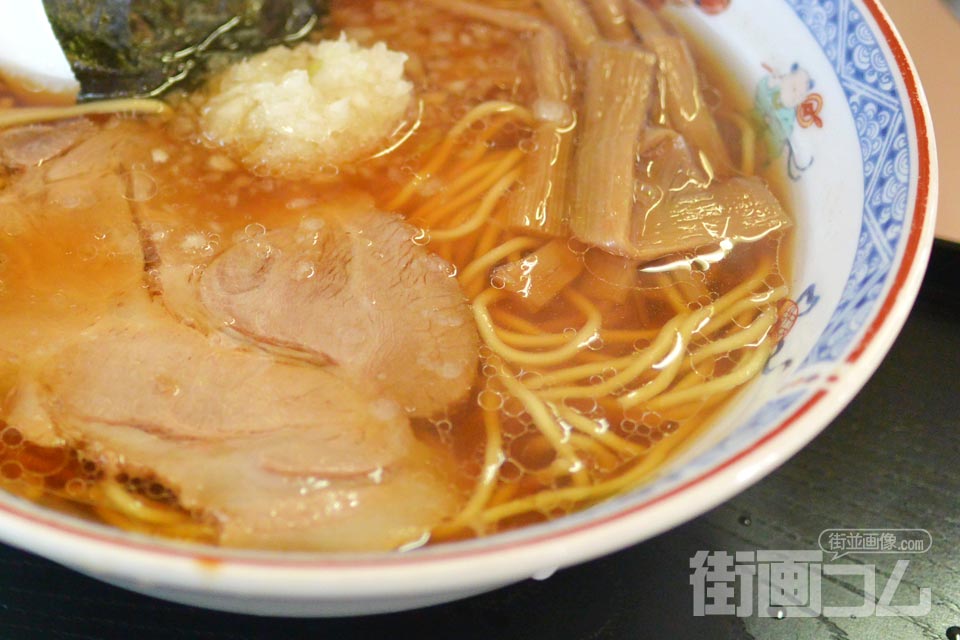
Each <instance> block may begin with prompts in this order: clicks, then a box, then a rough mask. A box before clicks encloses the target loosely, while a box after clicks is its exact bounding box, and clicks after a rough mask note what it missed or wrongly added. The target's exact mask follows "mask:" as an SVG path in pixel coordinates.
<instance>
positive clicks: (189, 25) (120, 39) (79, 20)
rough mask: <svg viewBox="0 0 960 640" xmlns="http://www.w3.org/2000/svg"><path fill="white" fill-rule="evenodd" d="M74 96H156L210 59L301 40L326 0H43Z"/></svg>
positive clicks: (220, 59)
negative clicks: (76, 87)
mask: <svg viewBox="0 0 960 640" xmlns="http://www.w3.org/2000/svg"><path fill="white" fill-rule="evenodd" d="M43 5H44V8H45V9H46V12H47V17H48V18H49V19H50V24H51V25H52V26H53V31H54V34H55V35H56V37H57V39H58V40H59V41H60V45H61V47H62V48H63V50H64V52H65V53H66V55H67V59H68V60H69V61H70V65H71V67H72V68H73V72H74V74H75V75H76V76H77V80H79V81H80V100H97V99H103V98H115V97H128V96H155V95H159V94H161V93H163V92H164V91H166V90H167V89H169V88H170V87H172V86H174V85H177V84H179V83H181V82H184V81H190V82H195V81H196V79H197V77H198V75H201V74H202V72H203V71H204V70H206V69H209V68H210V67H211V66H217V65H220V64H223V63H225V62H229V61H231V60H234V59H237V58H239V57H242V56H244V55H249V54H251V53H256V52H258V51H262V50H263V49H266V48H267V47H270V46H273V45H275V44H279V43H283V42H293V41H296V40H299V39H301V38H303V37H306V35H307V34H308V33H309V32H310V31H311V30H312V28H313V27H314V26H316V25H317V24H318V22H319V21H320V20H322V19H323V18H324V17H326V15H327V11H328V6H327V0H193V1H190V0H43Z"/></svg>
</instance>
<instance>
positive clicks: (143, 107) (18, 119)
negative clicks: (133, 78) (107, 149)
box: [0, 98, 172, 129]
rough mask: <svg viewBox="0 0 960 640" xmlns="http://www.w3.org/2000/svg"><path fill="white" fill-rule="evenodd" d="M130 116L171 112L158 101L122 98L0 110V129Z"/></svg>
mask: <svg viewBox="0 0 960 640" xmlns="http://www.w3.org/2000/svg"><path fill="white" fill-rule="evenodd" d="M115 113H130V114H136V115H156V116H169V115H170V114H171V113H172V111H171V109H170V107H168V106H167V105H166V103H164V102H161V101H160V100H150V99H146V98H124V99H120V100H100V101H98V102H88V103H86V104H77V105H71V106H69V107H16V108H13V109H0V129H5V128H7V127H13V126H16V125H23V124H36V123H39V122H53V121H55V120H66V119H68V118H79V117H80V116H89V115H108V114H115Z"/></svg>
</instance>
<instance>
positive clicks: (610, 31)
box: [587, 0, 634, 42]
mask: <svg viewBox="0 0 960 640" xmlns="http://www.w3.org/2000/svg"><path fill="white" fill-rule="evenodd" d="M587 3H588V4H589V5H590V8H591V9H592V10H593V17H594V19H595V20H596V21H597V24H598V25H599V27H600V32H601V33H602V34H603V36H604V37H605V38H607V39H608V40H616V41H617V42H631V41H633V39H634V36H633V31H632V30H631V29H630V23H629V22H628V21H627V14H626V7H625V5H624V0H587Z"/></svg>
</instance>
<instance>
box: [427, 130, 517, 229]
mask: <svg viewBox="0 0 960 640" xmlns="http://www.w3.org/2000/svg"><path fill="white" fill-rule="evenodd" d="M522 159H523V151H520V150H519V149H514V150H513V151H510V152H508V153H506V154H503V155H502V157H500V158H498V159H496V160H495V161H493V162H491V163H490V164H489V165H488V164H486V163H484V164H482V165H479V166H478V167H476V169H478V171H476V172H475V171H474V170H473V169H471V170H470V171H467V172H465V173H464V176H465V178H464V179H463V180H462V182H460V181H455V182H454V183H452V184H451V186H450V187H449V188H447V189H444V192H443V195H442V198H444V199H445V198H450V199H449V200H447V201H446V202H444V203H443V204H439V203H438V202H433V201H431V202H428V203H427V204H424V205H423V206H421V207H419V208H418V209H417V210H416V211H414V212H413V214H411V216H410V218H411V219H412V220H423V221H424V223H425V224H427V225H431V226H432V225H435V224H436V223H437V222H438V221H439V220H441V219H443V218H444V217H445V216H447V215H449V214H450V213H451V212H454V211H456V210H457V209H459V208H460V207H462V206H464V205H466V204H469V203H470V202H472V201H473V200H475V199H476V198H478V197H480V196H481V195H482V194H483V193H485V192H486V191H488V190H489V189H491V188H492V187H493V186H494V185H495V184H497V181H499V180H500V179H501V178H502V177H503V176H505V175H506V174H507V173H509V172H510V171H511V170H512V169H514V168H515V167H516V166H517V165H518V164H520V161H521V160H522ZM479 169H485V170H484V171H479Z"/></svg>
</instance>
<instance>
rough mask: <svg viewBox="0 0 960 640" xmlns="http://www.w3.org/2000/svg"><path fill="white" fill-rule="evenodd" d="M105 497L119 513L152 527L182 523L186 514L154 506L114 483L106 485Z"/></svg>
mask: <svg viewBox="0 0 960 640" xmlns="http://www.w3.org/2000/svg"><path fill="white" fill-rule="evenodd" d="M102 491H103V496H104V497H105V498H106V499H107V500H109V501H110V504H111V506H113V508H114V509H116V510H117V511H118V512H120V513H122V514H124V515H126V516H129V517H130V518H133V519H135V520H140V521H142V522H146V523H149V524H152V525H166V524H174V523H177V522H182V521H184V520H186V519H188V518H187V516H186V514H184V513H182V512H179V511H175V510H173V509H169V508H165V507H159V506H152V505H150V504H147V503H146V502H145V501H143V500H142V499H140V498H139V497H137V496H136V495H134V494H132V493H130V492H129V491H127V489H125V488H124V487H122V486H121V485H119V484H116V483H114V482H107V483H104V485H103V487H102Z"/></svg>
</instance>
